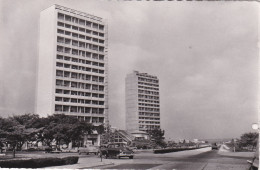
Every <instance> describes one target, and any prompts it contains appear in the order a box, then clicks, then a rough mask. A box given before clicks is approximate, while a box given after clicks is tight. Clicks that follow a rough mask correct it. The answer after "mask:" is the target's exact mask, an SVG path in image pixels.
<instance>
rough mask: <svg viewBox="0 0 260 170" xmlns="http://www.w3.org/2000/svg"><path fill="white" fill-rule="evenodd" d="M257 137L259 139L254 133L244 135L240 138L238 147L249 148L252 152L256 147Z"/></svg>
mask: <svg viewBox="0 0 260 170" xmlns="http://www.w3.org/2000/svg"><path fill="white" fill-rule="evenodd" d="M258 137H259V136H258V133H256V132H249V133H244V134H242V135H241V137H240V140H239V146H240V147H249V148H251V149H252V150H253V149H254V148H255V147H256V145H257V139H258Z"/></svg>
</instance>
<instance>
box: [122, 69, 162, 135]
mask: <svg viewBox="0 0 260 170" xmlns="http://www.w3.org/2000/svg"><path fill="white" fill-rule="evenodd" d="M125 102H126V130H127V131H129V132H137V131H145V132H148V131H149V130H152V129H156V128H160V97H159V79H158V78H157V77H156V76H152V75H149V74H147V73H139V72H138V71H134V72H133V73H131V74H128V75H127V76H126V80H125ZM139 135H140V134H139Z"/></svg>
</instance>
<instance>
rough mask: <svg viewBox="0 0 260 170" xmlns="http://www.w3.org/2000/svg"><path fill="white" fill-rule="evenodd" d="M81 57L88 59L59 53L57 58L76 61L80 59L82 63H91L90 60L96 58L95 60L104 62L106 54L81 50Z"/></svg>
mask: <svg viewBox="0 0 260 170" xmlns="http://www.w3.org/2000/svg"><path fill="white" fill-rule="evenodd" d="M79 54H81V55H80V57H88V59H82V58H78V56H71V57H70V56H69V55H61V54H57V56H56V58H57V59H60V60H66V61H73V62H74V61H76V59H78V61H79V62H80V63H83V64H85V63H87V64H88V63H89V62H91V61H90V60H91V59H94V60H101V62H104V58H105V56H104V55H102V54H97V53H91V52H85V51H83V52H79ZM93 62H96V61H93Z"/></svg>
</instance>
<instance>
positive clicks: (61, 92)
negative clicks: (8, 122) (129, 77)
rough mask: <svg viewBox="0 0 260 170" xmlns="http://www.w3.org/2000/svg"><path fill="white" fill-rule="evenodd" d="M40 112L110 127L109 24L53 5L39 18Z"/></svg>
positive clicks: (40, 113)
mask: <svg viewBox="0 0 260 170" xmlns="http://www.w3.org/2000/svg"><path fill="white" fill-rule="evenodd" d="M39 33H40V36H39V61H38V78H37V97H36V98H37V101H36V113H38V114H39V115H41V116H47V115H50V114H53V113H63V114H65V115H70V116H76V117H77V118H78V119H79V120H82V121H86V122H89V123H93V124H94V125H100V124H107V123H108V87H107V77H108V76H107V25H106V21H105V20H104V19H102V18H100V17H97V16H93V15H90V14H87V13H85V12H80V11H77V10H73V9H69V8H66V7H63V6H60V5H53V6H51V7H49V8H47V9H45V10H43V11H42V12H41V14H40V31H39Z"/></svg>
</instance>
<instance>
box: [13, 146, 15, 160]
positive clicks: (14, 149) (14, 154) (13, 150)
mask: <svg viewBox="0 0 260 170" xmlns="http://www.w3.org/2000/svg"><path fill="white" fill-rule="evenodd" d="M13 158H15V147H14V148H13Z"/></svg>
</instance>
